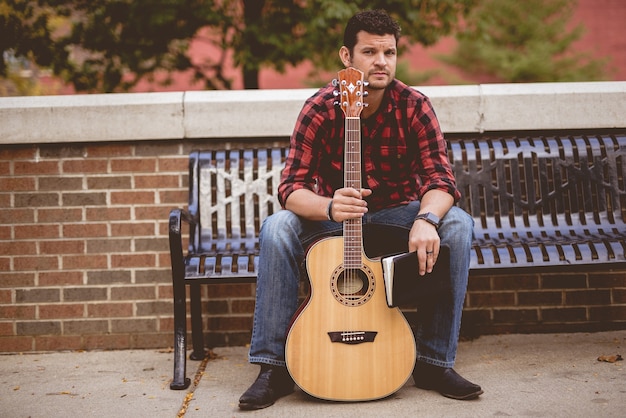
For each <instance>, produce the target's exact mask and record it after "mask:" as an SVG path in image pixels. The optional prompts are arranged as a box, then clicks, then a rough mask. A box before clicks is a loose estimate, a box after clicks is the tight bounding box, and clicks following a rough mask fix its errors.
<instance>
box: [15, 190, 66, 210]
mask: <svg viewBox="0 0 626 418" xmlns="http://www.w3.org/2000/svg"><path fill="white" fill-rule="evenodd" d="M13 201H14V206H15V207H16V208H41V207H49V206H51V207H58V206H60V203H59V202H60V200H59V193H57V192H51V193H41V192H40V193H15V195H14V197H13Z"/></svg>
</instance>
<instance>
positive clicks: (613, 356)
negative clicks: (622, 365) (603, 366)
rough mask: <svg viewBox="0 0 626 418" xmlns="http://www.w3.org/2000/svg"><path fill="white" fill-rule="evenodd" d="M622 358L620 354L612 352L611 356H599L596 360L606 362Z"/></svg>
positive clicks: (613, 361)
mask: <svg viewBox="0 0 626 418" xmlns="http://www.w3.org/2000/svg"><path fill="white" fill-rule="evenodd" d="M622 360H624V359H623V358H622V356H621V355H620V354H614V355H612V356H600V357H598V361H604V362H607V363H615V362H616V361H622Z"/></svg>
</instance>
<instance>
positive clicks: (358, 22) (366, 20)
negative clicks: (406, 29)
mask: <svg viewBox="0 0 626 418" xmlns="http://www.w3.org/2000/svg"><path fill="white" fill-rule="evenodd" d="M360 31H365V32H367V33H373V34H375V35H389V34H390V35H393V36H394V37H395V38H396V44H397V43H398V39H400V25H399V24H398V22H396V21H395V20H393V19H392V18H391V16H389V15H388V14H387V12H386V11H384V10H367V11H364V12H359V13H357V14H355V15H354V16H352V17H351V18H350V20H349V21H348V23H347V24H346V29H345V31H344V33H343V45H344V46H345V47H347V48H348V49H349V50H350V55H352V54H353V53H354V46H355V45H356V41H357V39H356V35H357V33H359V32H360Z"/></svg>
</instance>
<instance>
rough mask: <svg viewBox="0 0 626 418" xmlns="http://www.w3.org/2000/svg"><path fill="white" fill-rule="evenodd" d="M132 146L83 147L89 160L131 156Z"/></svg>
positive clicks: (104, 145) (101, 145)
mask: <svg viewBox="0 0 626 418" xmlns="http://www.w3.org/2000/svg"><path fill="white" fill-rule="evenodd" d="M133 148H134V147H133V146H132V145H125V144H95V145H89V146H86V147H85V153H86V154H87V156H88V157H89V158H102V157H123V156H126V155H128V156H131V155H133Z"/></svg>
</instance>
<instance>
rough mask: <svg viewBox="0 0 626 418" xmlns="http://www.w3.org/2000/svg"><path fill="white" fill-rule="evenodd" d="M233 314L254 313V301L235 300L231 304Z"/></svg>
mask: <svg viewBox="0 0 626 418" xmlns="http://www.w3.org/2000/svg"><path fill="white" fill-rule="evenodd" d="M231 312H232V313H234V314H251V313H253V312H254V299H236V300H233V302H232V304H231Z"/></svg>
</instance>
